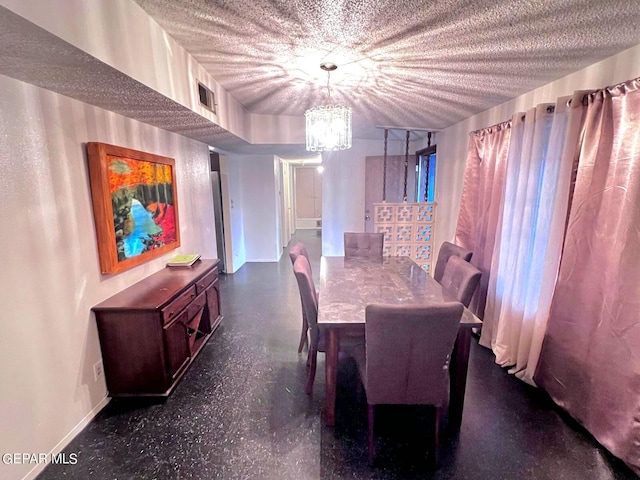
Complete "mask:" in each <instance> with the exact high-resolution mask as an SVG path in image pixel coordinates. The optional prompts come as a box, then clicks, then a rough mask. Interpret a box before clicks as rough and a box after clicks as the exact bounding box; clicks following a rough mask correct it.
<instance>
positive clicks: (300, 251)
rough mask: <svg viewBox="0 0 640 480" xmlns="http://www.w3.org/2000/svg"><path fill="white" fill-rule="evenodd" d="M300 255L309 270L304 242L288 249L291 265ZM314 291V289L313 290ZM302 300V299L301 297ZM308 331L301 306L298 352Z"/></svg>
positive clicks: (305, 316)
mask: <svg viewBox="0 0 640 480" xmlns="http://www.w3.org/2000/svg"><path fill="white" fill-rule="evenodd" d="M300 255H302V256H303V257H304V258H306V259H307V262H309V271H311V261H310V260H309V252H307V247H305V246H304V243H302V242H298V243H296V244H295V245H293V246H292V247H291V248H290V249H289V258H290V259H291V265H295V263H296V259H297V258H298V257H299V256H300ZM314 291H315V290H314ZM301 300H302V299H301ZM308 331H309V323H308V322H307V315H306V314H305V312H304V307H303V308H302V332H301V333H300V344H299V345H298V353H302V349H303V348H304V345H305V343H308V342H309V338H308V336H307V333H308Z"/></svg>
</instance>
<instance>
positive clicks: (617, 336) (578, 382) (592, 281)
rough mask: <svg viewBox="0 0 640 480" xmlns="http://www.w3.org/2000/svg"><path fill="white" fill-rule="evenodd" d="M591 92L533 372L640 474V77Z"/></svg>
mask: <svg viewBox="0 0 640 480" xmlns="http://www.w3.org/2000/svg"><path fill="white" fill-rule="evenodd" d="M585 102H586V107H585V108H586V116H585V124H584V130H583V132H582V140H581V142H582V143H581V147H580V152H579V163H578V170H577V175H576V183H575V190H574V194H573V199H572V203H571V210H570V214H569V220H568V225H567V232H566V237H565V247H564V251H563V257H562V263H561V265H560V271H559V274H558V280H557V285H556V290H555V292H554V296H553V301H552V304H551V310H550V314H549V320H548V324H547V331H546V334H545V337H544V342H543V345H542V351H541V354H540V361H539V364H538V368H537V370H536V374H535V381H536V383H537V384H538V385H540V386H541V387H543V388H544V389H545V390H547V391H548V392H549V394H550V395H551V397H552V398H553V400H554V401H555V402H556V403H558V404H559V405H560V406H562V407H563V408H565V409H566V410H567V411H568V412H569V413H570V414H571V415H572V416H573V417H574V418H576V419H577V420H578V421H579V422H580V423H582V424H583V425H584V426H585V428H587V430H589V431H590V432H591V433H592V434H593V436H594V437H595V438H596V439H597V440H598V441H599V442H600V443H602V444H603V445H604V446H605V447H607V448H608V449H609V450H610V451H611V452H612V453H613V454H614V455H616V456H618V457H620V458H621V459H622V460H624V461H625V462H626V463H627V464H628V465H629V466H630V467H631V468H632V469H634V470H635V472H636V473H638V474H640V79H637V80H635V81H629V82H626V83H623V84H620V85H617V86H615V87H611V88H607V89H604V90H600V91H598V92H595V93H592V94H590V95H588V96H587V97H586V99H585Z"/></svg>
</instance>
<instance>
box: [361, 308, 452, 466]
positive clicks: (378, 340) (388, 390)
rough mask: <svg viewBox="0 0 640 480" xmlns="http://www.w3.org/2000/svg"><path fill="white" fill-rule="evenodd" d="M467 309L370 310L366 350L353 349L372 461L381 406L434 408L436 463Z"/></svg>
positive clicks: (371, 459) (368, 313)
mask: <svg viewBox="0 0 640 480" xmlns="http://www.w3.org/2000/svg"><path fill="white" fill-rule="evenodd" d="M462 312H463V307H462V304H460V303H459V302H445V303H435V304H432V305H428V306H424V305H368V306H367V308H366V323H365V343H366V346H365V347H364V348H353V349H352V354H353V356H354V358H355V360H356V363H357V365H358V371H359V372H360V378H361V379H362V384H363V386H364V389H365V392H366V395H367V403H368V417H369V460H370V461H371V462H372V461H373V457H374V453H375V445H374V436H373V433H374V407H375V405H380V404H398V405H416V404H417V405H431V406H433V407H435V412H434V429H433V434H434V435H433V446H434V449H433V453H434V459H437V451H438V426H439V422H440V407H441V406H442V404H443V403H445V400H446V394H447V385H448V382H449V375H448V367H449V359H450V356H451V352H452V351H453V345H454V342H455V339H456V335H457V333H458V325H459V324H460V318H461V317H462Z"/></svg>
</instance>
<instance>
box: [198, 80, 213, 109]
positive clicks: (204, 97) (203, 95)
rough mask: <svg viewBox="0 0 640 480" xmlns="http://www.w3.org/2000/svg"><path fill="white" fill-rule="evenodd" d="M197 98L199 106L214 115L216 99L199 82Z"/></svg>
mask: <svg viewBox="0 0 640 480" xmlns="http://www.w3.org/2000/svg"><path fill="white" fill-rule="evenodd" d="M198 98H199V100H200V105H202V106H203V107H205V108H206V109H208V110H211V111H212V112H213V113H216V97H215V95H214V93H213V92H212V91H211V90H209V89H208V88H207V87H206V86H204V85H203V84H202V83H200V82H198Z"/></svg>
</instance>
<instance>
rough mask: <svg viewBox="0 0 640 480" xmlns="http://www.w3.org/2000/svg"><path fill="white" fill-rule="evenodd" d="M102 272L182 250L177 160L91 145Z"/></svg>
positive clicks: (93, 189)
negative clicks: (177, 188) (176, 173)
mask: <svg viewBox="0 0 640 480" xmlns="http://www.w3.org/2000/svg"><path fill="white" fill-rule="evenodd" d="M87 155H88V161H89V179H90V183H91V198H92V201H93V216H94V221H95V226H96V235H97V240H98V256H99V258H100V271H101V272H102V273H105V274H112V273H118V272H122V271H123V270H127V269H128V268H131V267H135V266H136V265H140V264H142V263H144V262H147V261H149V260H151V259H153V258H156V257H158V256H160V255H163V254H164V253H166V252H168V251H170V250H173V249H175V248H177V247H179V246H180V223H179V221H178V197H177V192H176V176H175V160H174V159H173V158H168V157H161V156H159V155H154V154H151V153H146V152H139V151H137V150H131V149H129V148H123V147H117V146H115V145H108V144H106V143H97V142H90V143H88V144H87Z"/></svg>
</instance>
